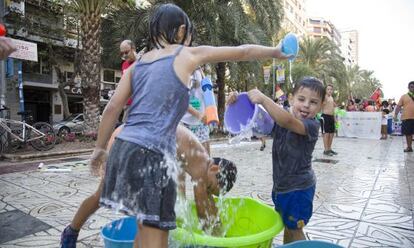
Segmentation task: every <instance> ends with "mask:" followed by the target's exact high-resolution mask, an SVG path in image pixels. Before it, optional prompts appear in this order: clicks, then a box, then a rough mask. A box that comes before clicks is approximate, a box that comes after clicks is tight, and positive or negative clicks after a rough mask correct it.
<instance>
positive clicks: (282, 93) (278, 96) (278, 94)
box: [276, 84, 285, 98]
mask: <svg viewBox="0 0 414 248" xmlns="http://www.w3.org/2000/svg"><path fill="white" fill-rule="evenodd" d="M284 94H285V92H283V90H282V89H281V88H280V86H279V85H278V84H277V85H276V98H280V97H282V96H283V95H284Z"/></svg>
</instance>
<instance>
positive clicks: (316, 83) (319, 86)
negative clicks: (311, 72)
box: [293, 77, 326, 102]
mask: <svg viewBox="0 0 414 248" xmlns="http://www.w3.org/2000/svg"><path fill="white" fill-rule="evenodd" d="M302 88H308V89H310V90H312V91H315V92H316V93H317V94H318V96H319V97H320V98H321V100H322V102H323V101H325V94H326V88H325V86H323V83H322V82H321V81H320V80H319V79H317V78H314V77H304V78H302V79H301V80H300V81H299V82H298V83H296V85H295V88H294V89H293V95H295V94H296V93H297V92H298V91H299V89H302Z"/></svg>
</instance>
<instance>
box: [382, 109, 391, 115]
mask: <svg viewBox="0 0 414 248" xmlns="http://www.w3.org/2000/svg"><path fill="white" fill-rule="evenodd" d="M382 112H384V113H385V114H386V115H387V114H389V113H390V111H389V110H388V109H383V110H382Z"/></svg>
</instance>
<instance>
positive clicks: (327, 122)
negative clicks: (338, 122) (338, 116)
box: [320, 114, 335, 133]
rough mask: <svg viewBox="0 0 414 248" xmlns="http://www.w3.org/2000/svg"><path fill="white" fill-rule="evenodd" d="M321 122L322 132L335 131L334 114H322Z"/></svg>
mask: <svg viewBox="0 0 414 248" xmlns="http://www.w3.org/2000/svg"><path fill="white" fill-rule="evenodd" d="M320 122H321V129H322V133H335V118H334V116H333V115H327V114H322V116H321V120H320Z"/></svg>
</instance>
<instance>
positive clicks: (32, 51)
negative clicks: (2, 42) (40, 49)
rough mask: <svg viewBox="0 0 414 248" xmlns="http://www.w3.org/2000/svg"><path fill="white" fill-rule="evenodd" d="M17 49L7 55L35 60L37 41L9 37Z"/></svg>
mask: <svg viewBox="0 0 414 248" xmlns="http://www.w3.org/2000/svg"><path fill="white" fill-rule="evenodd" d="M11 40H12V42H13V44H14V45H15V46H16V48H17V50H16V51H15V52H13V53H12V54H10V55H9V57H11V58H15V59H22V60H30V61H35V62H37V43H33V42H27V41H23V40H16V39H11Z"/></svg>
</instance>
